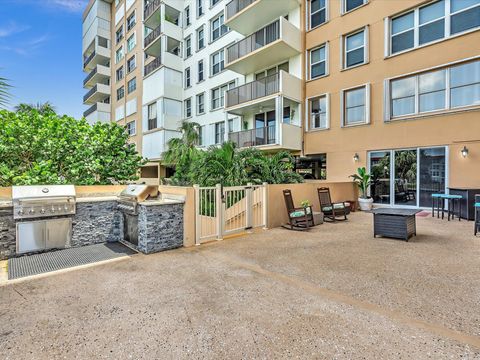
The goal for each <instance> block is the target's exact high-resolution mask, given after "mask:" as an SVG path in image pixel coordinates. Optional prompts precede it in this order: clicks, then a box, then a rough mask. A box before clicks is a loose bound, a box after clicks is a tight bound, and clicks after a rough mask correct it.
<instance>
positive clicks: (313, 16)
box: [309, 0, 327, 29]
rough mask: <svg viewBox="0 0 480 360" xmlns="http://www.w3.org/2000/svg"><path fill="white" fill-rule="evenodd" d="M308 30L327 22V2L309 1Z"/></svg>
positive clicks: (325, 0)
mask: <svg viewBox="0 0 480 360" xmlns="http://www.w3.org/2000/svg"><path fill="white" fill-rule="evenodd" d="M309 11H310V13H309V20H310V24H309V26H310V29H313V28H315V27H317V26H320V25H322V24H323V23H325V22H326V21H327V0H310V1H309Z"/></svg>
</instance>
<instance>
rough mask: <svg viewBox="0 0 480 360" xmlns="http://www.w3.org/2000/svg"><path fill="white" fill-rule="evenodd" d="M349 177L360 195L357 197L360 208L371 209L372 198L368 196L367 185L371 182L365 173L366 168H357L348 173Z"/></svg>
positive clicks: (370, 178) (368, 175)
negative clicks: (354, 171) (353, 171)
mask: <svg viewBox="0 0 480 360" xmlns="http://www.w3.org/2000/svg"><path fill="white" fill-rule="evenodd" d="M350 177H351V178H353V181H354V182H355V183H356V184H357V186H358V188H359V190H360V197H359V198H358V205H359V206H360V210H363V211H368V210H372V204H373V199H372V198H371V197H370V196H368V187H369V186H370V185H371V184H372V177H371V176H370V174H367V169H365V168H364V167H361V168H358V170H357V173H356V174H353V175H350Z"/></svg>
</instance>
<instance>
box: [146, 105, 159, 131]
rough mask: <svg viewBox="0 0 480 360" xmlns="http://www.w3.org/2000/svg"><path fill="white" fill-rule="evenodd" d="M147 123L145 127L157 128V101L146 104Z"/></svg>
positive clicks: (149, 128)
mask: <svg viewBox="0 0 480 360" xmlns="http://www.w3.org/2000/svg"><path fill="white" fill-rule="evenodd" d="M147 117H148V124H147V129H148V130H153V129H156V128H157V103H156V102H155V103H153V104H150V105H148V109H147Z"/></svg>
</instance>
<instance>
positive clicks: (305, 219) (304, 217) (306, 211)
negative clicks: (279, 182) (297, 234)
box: [283, 189, 315, 230]
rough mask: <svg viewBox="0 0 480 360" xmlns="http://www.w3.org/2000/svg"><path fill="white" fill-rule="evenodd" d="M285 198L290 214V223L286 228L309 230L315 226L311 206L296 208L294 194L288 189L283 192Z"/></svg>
mask: <svg viewBox="0 0 480 360" xmlns="http://www.w3.org/2000/svg"><path fill="white" fill-rule="evenodd" d="M283 198H284V200H285V207H286V208H287V214H288V223H287V224H286V225H287V226H284V227H285V228H287V229H289V230H308V229H309V228H310V227H311V226H314V225H315V224H314V221H313V211H312V207H311V206H307V207H295V205H294V203H293V197H292V192H291V191H290V190H288V189H286V190H283Z"/></svg>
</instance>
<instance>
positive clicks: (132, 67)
mask: <svg viewBox="0 0 480 360" xmlns="http://www.w3.org/2000/svg"><path fill="white" fill-rule="evenodd" d="M136 67H137V61H136V57H135V55H133V56H132V57H131V58H130V59H128V60H127V71H128V72H129V73H131V72H132V71H133V70H135V68H136Z"/></svg>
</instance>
